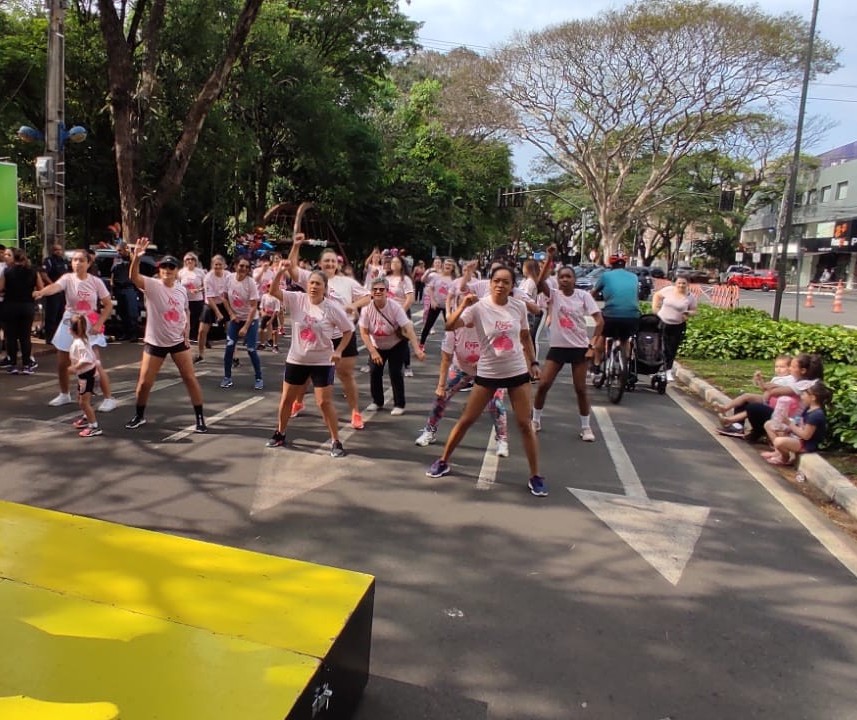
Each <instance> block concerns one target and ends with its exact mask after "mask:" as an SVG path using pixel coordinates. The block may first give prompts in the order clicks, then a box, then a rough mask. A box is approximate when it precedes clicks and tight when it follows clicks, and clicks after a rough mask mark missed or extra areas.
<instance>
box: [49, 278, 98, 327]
mask: <svg viewBox="0 0 857 720" xmlns="http://www.w3.org/2000/svg"><path fill="white" fill-rule="evenodd" d="M57 285H59V286H60V287H61V288H62V289H63V290H64V291H65V308H66V312H70V313H80V314H82V315H84V316H85V317H86V321H87V322H88V323H89V327H90V328H92V327H94V326H95V325H97V324H98V318H99V317H100V315H101V313H99V312H98V301H99V300H104V299H105V298H109V297H110V291H109V290H108V289H107V286H106V285H105V284H104V282H103V281H102V280H101V278H98V277H95V275H87V276H86V277H85V278H84V279H83V280H81V279H80V278H79V277H78V276H77V275H75V274H74V273H66V274H65V275H63V276H62V277H61V278H60V279H59V280H57Z"/></svg>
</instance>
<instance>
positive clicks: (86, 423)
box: [71, 415, 89, 430]
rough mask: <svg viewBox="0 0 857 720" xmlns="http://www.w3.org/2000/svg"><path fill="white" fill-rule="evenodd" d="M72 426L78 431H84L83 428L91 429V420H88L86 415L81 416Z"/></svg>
mask: <svg viewBox="0 0 857 720" xmlns="http://www.w3.org/2000/svg"><path fill="white" fill-rule="evenodd" d="M71 426H72V427H73V428H76V429H77V430H83V428H85V427H89V420H87V419H86V415H81V416H80V417H78V418H75V419H74V420H73V421H72V423H71Z"/></svg>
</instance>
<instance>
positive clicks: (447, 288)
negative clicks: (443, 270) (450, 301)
mask: <svg viewBox="0 0 857 720" xmlns="http://www.w3.org/2000/svg"><path fill="white" fill-rule="evenodd" d="M454 283H455V278H454V277H452V276H450V275H441V274H440V273H438V274H436V275H433V276H432V279H431V281H430V282H429V285H428V286H429V289H430V292H431V300H432V304H433V305H435V306H437V307H439V308H443V307H446V298H447V296H448V295H449V293H450V292H451V291H452V286H453V284H454Z"/></svg>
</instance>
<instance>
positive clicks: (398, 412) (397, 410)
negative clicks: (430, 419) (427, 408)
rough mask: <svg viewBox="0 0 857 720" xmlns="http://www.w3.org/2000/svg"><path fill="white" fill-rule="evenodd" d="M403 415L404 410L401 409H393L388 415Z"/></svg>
mask: <svg viewBox="0 0 857 720" xmlns="http://www.w3.org/2000/svg"><path fill="white" fill-rule="evenodd" d="M404 414H405V408H403V407H394V408H393V409H392V410H390V415H404Z"/></svg>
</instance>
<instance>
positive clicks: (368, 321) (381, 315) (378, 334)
mask: <svg viewBox="0 0 857 720" xmlns="http://www.w3.org/2000/svg"><path fill="white" fill-rule="evenodd" d="M385 316H386V317H385ZM409 322H410V320H408V316H407V313H405V311H404V310H403V309H402V306H401V305H399V304H398V303H395V302H390V301H389V300H388V301H387V304H386V305H384V307H383V308H381V309H380V310H378V308H377V307H375V303H374V302H370V303H369V304H368V305H367V306H366V307H364V308H363V310H362V311H361V312H360V321H359V323H358V324H359V325H360V327H362V328H364V329H365V330H368V331H369V338H370V340H371V341H372V344H373V345H374V346H375V347H376V348H378V350H389V349H390V348H392V347H394V346H395V345H397V344H398V343H399V342H401V340H402V339H401V338H400V337H399V336H398V335H396V329H397V328H400V327H404V326H405V325H407V324H408V323H409Z"/></svg>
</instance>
